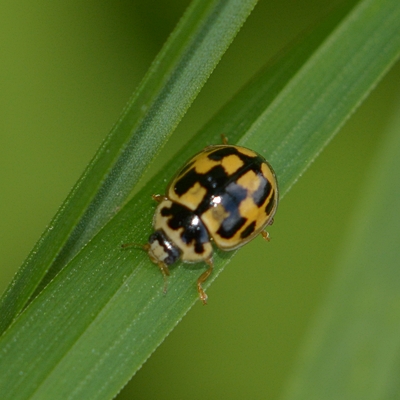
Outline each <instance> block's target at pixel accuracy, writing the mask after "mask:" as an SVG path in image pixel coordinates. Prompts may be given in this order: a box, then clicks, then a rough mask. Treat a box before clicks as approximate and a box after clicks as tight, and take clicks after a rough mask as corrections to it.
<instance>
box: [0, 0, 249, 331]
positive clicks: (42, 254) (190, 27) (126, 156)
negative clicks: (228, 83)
mask: <svg viewBox="0 0 400 400" xmlns="http://www.w3.org/2000/svg"><path fill="white" fill-rule="evenodd" d="M255 3H256V0H195V1H194V2H193V3H192V5H191V6H190V7H189V9H188V10H187V12H186V13H185V15H184V16H183V18H182V19H181V21H180V22H179V24H178V26H177V28H176V29H175V31H174V32H173V33H172V34H171V36H170V38H169V40H168V41H167V43H166V44H165V46H164V47H163V49H162V50H161V52H160V53H159V55H158V56H157V58H156V59H155V61H154V62H153V64H152V66H151V67H150V69H149V71H148V73H147V74H146V76H145V77H144V79H143V81H142V83H141V85H140V86H139V88H138V89H137V91H136V92H135V94H134V96H133V97H132V99H131V100H130V102H129V103H128V105H127V107H126V109H125V111H124V112H123V114H122V116H121V118H120V120H119V121H118V122H117V123H116V125H115V127H114V128H113V129H112V131H111V133H110V135H109V136H108V137H107V138H106V140H105V141H104V143H103V144H102V146H101V147H100V149H99V151H98V152H97V154H96V156H95V157H94V159H93V161H92V162H91V164H90V165H89V166H88V168H87V169H86V171H85V172H84V174H83V176H82V178H81V179H80V180H79V181H78V183H77V184H76V186H75V188H74V189H73V190H72V192H71V194H70V195H69V196H68V198H67V199H66V201H65V203H64V204H63V205H62V207H61V208H60V210H59V212H58V213H57V214H56V216H55V217H54V219H53V221H52V222H51V223H50V225H49V227H48V229H47V230H46V231H45V233H44V234H43V236H42V238H41V239H40V240H39V241H38V243H37V244H36V246H35V247H34V249H33V250H32V252H31V253H30V255H29V256H28V258H27V260H26V261H25V263H24V264H23V265H22V267H21V268H20V269H19V271H18V273H17V275H16V276H15V278H14V280H13V281H12V283H11V284H10V286H9V287H8V289H7V290H6V292H5V293H4V295H3V297H2V299H1V301H0V315H1V316H2V318H1V319H0V333H2V332H3V331H4V330H5V329H6V328H7V327H8V326H9V324H10V323H11V322H12V320H13V319H14V318H15V317H16V316H17V315H18V313H19V312H20V311H21V310H22V309H23V308H24V307H25V305H26V304H27V302H28V300H29V298H30V297H31V296H32V294H33V293H34V292H35V290H36V291H38V286H39V284H40V283H41V281H42V279H43V278H44V276H45V275H46V273H48V271H49V270H50V268H51V270H50V273H49V275H48V276H47V277H46V280H45V282H44V283H43V284H42V285H41V287H43V286H44V285H45V283H46V282H48V281H49V280H50V279H51V278H52V277H53V276H55V275H56V273H57V272H58V271H59V270H60V269H62V268H63V267H64V266H65V265H66V264H67V263H68V261H69V260H71V259H72V258H73V256H74V255H75V254H76V253H77V252H78V251H79V250H80V249H81V248H82V247H83V246H84V245H85V244H86V243H87V242H88V241H89V240H90V239H91V238H92V237H93V236H94V234H95V233H96V232H97V231H98V230H99V229H100V227H101V226H103V225H104V224H105V223H106V222H107V221H108V220H109V219H110V218H111V217H112V216H113V215H114V214H115V212H116V210H118V208H119V207H120V206H121V205H122V204H123V203H124V202H125V200H126V198H127V196H128V195H129V193H130V192H131V191H132V188H133V187H134V185H135V184H136V183H137V182H138V180H139V179H140V177H141V176H142V174H143V172H144V170H145V169H146V167H147V166H148V164H149V162H150V161H151V160H152V159H153V158H154V156H155V155H156V153H157V151H158V149H159V148H160V146H161V145H162V144H163V143H164V142H165V140H166V139H167V137H168V136H169V134H171V132H172V131H173V130H174V129H175V127H176V125H177V124H178V122H179V121H180V119H181V118H182V116H183V115H184V114H185V112H186V110H187V109H188V107H189V106H190V104H191V103H192V101H193V100H194V98H195V97H196V95H197V94H198V92H199V90H200V89H201V87H202V86H203V84H204V83H205V81H206V80H207V78H208V77H209V75H210V74H211V72H212V70H213V69H214V67H215V66H216V64H217V63H218V61H219V60H220V59H221V57H222V55H223V53H224V52H225V51H226V49H227V47H228V46H229V44H230V43H231V42H232V40H233V38H234V36H235V35H236V33H237V32H238V30H239V29H240V27H241V26H242V24H243V23H244V21H245V20H246V18H247V16H248V15H249V13H250V12H251V10H252V8H253V7H254V5H255ZM41 287H40V288H41Z"/></svg>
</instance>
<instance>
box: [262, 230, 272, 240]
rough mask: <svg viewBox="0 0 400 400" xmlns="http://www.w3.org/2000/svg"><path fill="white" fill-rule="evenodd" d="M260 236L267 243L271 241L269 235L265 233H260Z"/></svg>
mask: <svg viewBox="0 0 400 400" xmlns="http://www.w3.org/2000/svg"><path fill="white" fill-rule="evenodd" d="M260 234H261V236H262V237H263V239H264V240H266V241H267V242H269V241H270V240H271V239H270V238H269V233H268V232H266V231H261V233H260Z"/></svg>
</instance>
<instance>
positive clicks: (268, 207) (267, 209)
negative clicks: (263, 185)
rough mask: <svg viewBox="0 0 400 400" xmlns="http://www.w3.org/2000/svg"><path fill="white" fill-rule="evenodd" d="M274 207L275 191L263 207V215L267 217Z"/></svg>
mask: <svg viewBox="0 0 400 400" xmlns="http://www.w3.org/2000/svg"><path fill="white" fill-rule="evenodd" d="M274 205H275V191H273V193H272V195H271V197H270V199H269V201H268V204H267V205H266V207H265V213H266V214H267V215H269V214H271V211H272V209H273V208H274Z"/></svg>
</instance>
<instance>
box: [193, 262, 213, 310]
mask: <svg viewBox="0 0 400 400" xmlns="http://www.w3.org/2000/svg"><path fill="white" fill-rule="evenodd" d="M206 263H207V264H208V265H209V268H208V270H207V271H205V272H203V273H202V274H201V275H200V277H199V279H197V291H198V292H199V297H200V300H201V301H202V302H203V304H204V305H206V304H207V298H208V296H207V295H206V293H205V291H204V290H203V288H202V286H201V285H202V284H203V283H204V282H205V281H206V280H207V278H208V277H209V276H210V275H211V272H212V271H213V268H214V263H213V260H212V258H209V259H208V260H206Z"/></svg>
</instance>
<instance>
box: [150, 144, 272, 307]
mask: <svg viewBox="0 0 400 400" xmlns="http://www.w3.org/2000/svg"><path fill="white" fill-rule="evenodd" d="M153 198H154V200H156V201H157V202H158V203H159V204H158V207H157V209H156V211H155V214H154V218H153V227H154V232H153V233H152V234H151V235H150V237H149V240H148V243H147V244H146V245H144V246H142V247H143V248H144V250H146V251H147V253H148V255H149V257H150V259H151V261H153V262H154V263H155V264H157V265H158V266H159V268H160V270H161V272H162V273H163V275H164V279H166V277H167V275H169V269H168V266H169V265H171V264H174V263H175V262H177V261H178V260H182V261H183V262H187V263H195V262H200V261H202V262H206V263H207V264H208V266H209V268H208V269H207V270H206V271H205V272H204V273H203V274H202V275H201V276H200V277H199V278H198V280H197V290H198V292H199V296H200V299H201V300H202V302H203V303H204V304H206V303H207V295H206V293H205V292H204V290H203V288H202V284H203V283H204V282H205V281H206V279H207V278H208V277H209V276H210V274H211V273H212V270H213V259H212V255H213V246H212V243H214V244H215V245H216V246H217V247H218V248H220V249H221V250H223V251H230V250H234V249H237V248H239V247H241V246H243V245H244V244H246V243H247V242H249V241H250V240H252V239H253V238H254V237H255V236H257V235H258V234H261V235H262V236H263V237H264V239H267V240H269V237H268V233H267V232H265V231H264V228H265V227H266V226H267V225H271V224H272V223H273V217H274V214H275V212H276V209H277V205H278V184H277V179H276V176H275V173H274V170H273V169H272V167H271V166H270V165H269V164H268V162H267V161H266V160H265V159H264V158H263V157H262V156H261V155H259V154H257V153H256V152H254V151H252V150H249V149H247V148H245V147H240V146H234V145H228V144H223V145H215V146H208V147H206V148H204V149H203V150H202V151H201V152H200V153H198V154H196V155H195V156H194V157H193V158H191V159H190V160H189V161H188V162H187V163H186V164H185V165H184V166H183V167H182V169H181V170H180V171H179V172H178V173H177V174H176V175H175V177H174V178H173V179H172V181H171V182H170V184H169V185H168V187H167V191H166V194H165V195H154V196H153Z"/></svg>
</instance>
